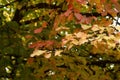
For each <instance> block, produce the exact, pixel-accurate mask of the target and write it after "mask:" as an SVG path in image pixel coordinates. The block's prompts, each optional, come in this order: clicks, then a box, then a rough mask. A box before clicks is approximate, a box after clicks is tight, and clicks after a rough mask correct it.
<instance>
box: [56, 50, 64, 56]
mask: <svg viewBox="0 0 120 80" xmlns="http://www.w3.org/2000/svg"><path fill="white" fill-rule="evenodd" d="M61 52H63V50H56V51H55V56H61Z"/></svg>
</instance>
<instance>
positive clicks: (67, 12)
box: [64, 9, 72, 16]
mask: <svg viewBox="0 0 120 80" xmlns="http://www.w3.org/2000/svg"><path fill="white" fill-rule="evenodd" d="M70 13H72V10H71V9H68V10H67V11H66V12H65V13H64V15H65V16H69V15H70Z"/></svg>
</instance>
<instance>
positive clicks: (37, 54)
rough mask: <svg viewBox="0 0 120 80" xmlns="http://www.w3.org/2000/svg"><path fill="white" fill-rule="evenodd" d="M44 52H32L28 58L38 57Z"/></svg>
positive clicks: (44, 51)
mask: <svg viewBox="0 0 120 80" xmlns="http://www.w3.org/2000/svg"><path fill="white" fill-rule="evenodd" d="M46 52H47V51H46V50H34V51H33V53H32V54H31V55H30V57H35V56H40V55H42V54H44V53H46Z"/></svg>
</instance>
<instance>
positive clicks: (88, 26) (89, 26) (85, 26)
mask: <svg viewBox="0 0 120 80" xmlns="http://www.w3.org/2000/svg"><path fill="white" fill-rule="evenodd" d="M81 27H82V29H83V30H87V29H90V28H91V27H92V26H91V25H84V24H82V26H81Z"/></svg>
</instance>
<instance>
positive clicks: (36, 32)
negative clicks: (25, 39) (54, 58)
mask: <svg viewBox="0 0 120 80" xmlns="http://www.w3.org/2000/svg"><path fill="white" fill-rule="evenodd" d="M42 30H43V28H42V27H40V28H37V29H35V30H34V33H35V34H38V33H41V32H42Z"/></svg>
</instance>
